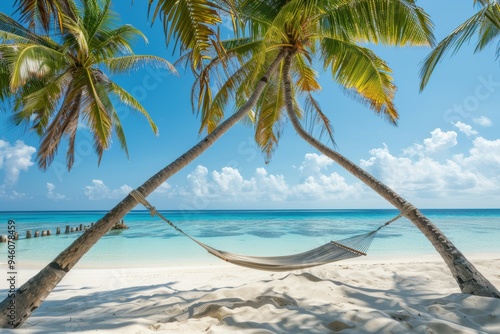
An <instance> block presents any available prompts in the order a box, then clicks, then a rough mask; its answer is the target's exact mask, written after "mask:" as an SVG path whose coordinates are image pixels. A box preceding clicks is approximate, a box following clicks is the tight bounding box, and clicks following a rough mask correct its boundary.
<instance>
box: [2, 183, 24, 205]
mask: <svg viewBox="0 0 500 334" xmlns="http://www.w3.org/2000/svg"><path fill="white" fill-rule="evenodd" d="M23 198H29V196H28V195H27V194H26V193H23V192H18V191H15V190H12V189H7V186H6V185H5V184H2V185H0V199H3V200H11V201H12V200H17V199H23Z"/></svg>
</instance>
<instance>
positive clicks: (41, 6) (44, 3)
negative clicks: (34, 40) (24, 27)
mask: <svg viewBox="0 0 500 334" xmlns="http://www.w3.org/2000/svg"><path fill="white" fill-rule="evenodd" d="M14 7H16V8H17V9H16V12H19V14H20V21H21V22H24V23H26V24H28V27H29V28H30V29H31V30H32V31H35V30H36V28H37V27H38V26H39V27H40V28H41V29H43V30H44V31H45V32H48V31H49V29H50V27H51V23H52V21H57V22H58V24H59V27H60V28H61V30H62V17H61V16H62V14H63V13H66V14H68V13H71V11H72V9H73V8H74V4H73V1H71V0H16V1H15V2H14Z"/></svg>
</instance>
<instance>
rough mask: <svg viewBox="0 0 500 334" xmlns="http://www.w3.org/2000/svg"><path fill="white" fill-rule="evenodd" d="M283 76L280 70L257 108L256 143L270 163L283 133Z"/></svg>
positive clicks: (263, 94)
mask: <svg viewBox="0 0 500 334" xmlns="http://www.w3.org/2000/svg"><path fill="white" fill-rule="evenodd" d="M282 76H283V71H282V69H280V70H279V71H278V73H276V75H275V76H273V78H272V80H270V81H269V82H268V84H267V85H266V88H265V89H264V91H263V92H262V95H261V97H260V99H259V103H258V104H257V108H256V109H257V110H256V111H257V113H256V115H257V117H256V120H255V141H256V143H257V145H258V146H259V147H260V148H261V149H262V151H263V153H264V154H265V156H266V162H269V161H270V159H271V157H272V155H273V153H274V151H275V150H276V148H277V146H278V142H279V140H280V137H281V133H282V132H283V117H284V114H283V108H284V105H285V98H284V91H283V86H282V85H281V82H282Z"/></svg>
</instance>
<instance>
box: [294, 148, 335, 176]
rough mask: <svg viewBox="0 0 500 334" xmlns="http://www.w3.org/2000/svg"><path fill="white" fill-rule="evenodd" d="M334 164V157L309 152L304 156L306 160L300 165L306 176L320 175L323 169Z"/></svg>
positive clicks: (302, 172)
mask: <svg viewBox="0 0 500 334" xmlns="http://www.w3.org/2000/svg"><path fill="white" fill-rule="evenodd" d="M332 164H333V161H332V159H330V158H328V157H327V156H325V155H322V154H321V155H320V154H316V153H307V154H306V155H305V157H304V161H302V163H301V165H300V167H299V170H300V172H301V174H302V175H304V176H309V175H320V174H321V171H323V170H325V169H326V168H328V166H330V165H332Z"/></svg>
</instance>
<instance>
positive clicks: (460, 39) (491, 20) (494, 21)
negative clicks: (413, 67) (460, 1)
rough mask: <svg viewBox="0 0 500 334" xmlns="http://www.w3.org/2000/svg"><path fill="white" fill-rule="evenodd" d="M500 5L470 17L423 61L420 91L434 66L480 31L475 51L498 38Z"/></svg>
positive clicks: (493, 5) (483, 9)
mask: <svg viewBox="0 0 500 334" xmlns="http://www.w3.org/2000/svg"><path fill="white" fill-rule="evenodd" d="M499 23H500V5H499V4H497V3H494V4H491V5H487V6H486V7H484V8H482V9H480V10H479V11H478V12H477V13H476V14H474V15H473V16H471V17H470V18H469V19H468V20H466V21H465V22H464V23H462V24H461V25H459V26H458V27H457V28H456V29H455V30H453V32H452V33H451V34H450V35H448V36H447V37H445V38H444V39H443V40H442V41H441V42H439V44H438V45H437V46H436V47H435V48H434V50H432V52H431V53H429V55H427V57H426V58H425V59H424V61H423V63H422V67H421V69H420V78H421V82H420V90H421V91H422V90H423V89H424V88H425V86H426V85H427V83H428V82H429V79H430V77H431V75H432V72H433V71H434V69H435V68H436V65H437V64H438V63H439V62H440V61H441V60H442V58H443V57H444V56H445V55H446V54H447V53H448V52H451V54H452V55H453V54H455V53H456V52H457V51H458V50H459V49H460V48H461V47H462V45H463V44H464V43H466V42H468V41H470V40H471V38H472V37H473V36H474V35H475V34H476V33H477V32H478V31H480V32H481V34H480V38H479V42H478V44H477V46H476V51H479V50H481V49H482V48H484V47H485V46H486V45H488V44H489V43H490V42H491V41H492V40H493V37H495V36H494V35H495V34H496V35H497V36H498V32H499V29H500V26H499V25H498V24H499Z"/></svg>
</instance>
